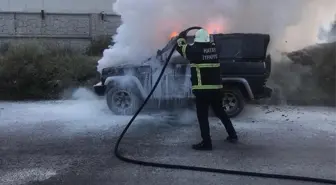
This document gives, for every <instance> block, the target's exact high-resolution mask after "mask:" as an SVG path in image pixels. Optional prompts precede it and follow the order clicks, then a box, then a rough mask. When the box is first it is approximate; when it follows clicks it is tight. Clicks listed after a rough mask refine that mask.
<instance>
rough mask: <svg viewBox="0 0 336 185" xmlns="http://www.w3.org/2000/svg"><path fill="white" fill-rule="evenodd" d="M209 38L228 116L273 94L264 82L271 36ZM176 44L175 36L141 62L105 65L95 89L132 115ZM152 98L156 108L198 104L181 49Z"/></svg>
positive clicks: (121, 111)
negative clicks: (217, 55) (214, 49)
mask: <svg viewBox="0 0 336 185" xmlns="http://www.w3.org/2000/svg"><path fill="white" fill-rule="evenodd" d="M211 39H212V41H213V42H215V43H216V47H217V51H218V54H219V60H220V64H221V70H222V71H221V74H222V75H221V77H222V83H223V89H222V93H223V98H222V105H223V109H224V110H225V111H226V113H227V114H228V116H229V117H235V116H237V115H239V114H240V113H241V111H242V110H243V109H244V106H245V103H246V102H249V101H252V100H258V99H262V98H270V97H271V94H272V91H273V90H272V89H271V88H269V87H267V86H266V82H267V80H268V78H269V76H270V73H271V56H270V55H269V54H267V48H268V45H269V42H270V36H269V35H268V34H257V33H230V34H211ZM187 42H188V43H192V42H193V38H192V37H190V36H188V37H187ZM175 43H176V37H175V38H172V39H171V40H170V42H169V43H168V44H167V45H166V46H165V47H164V48H163V49H162V50H158V51H157V54H156V55H154V56H153V57H150V58H149V59H147V60H145V61H143V62H142V64H140V65H120V66H113V67H107V68H104V69H103V70H102V72H101V75H100V82H99V83H97V84H96V85H94V91H95V93H96V94H97V95H99V96H106V102H107V105H108V107H109V109H110V110H111V111H112V112H113V113H115V114H118V115H120V114H122V115H131V114H134V113H135V112H136V111H137V109H138V108H139V107H140V106H141V103H142V102H143V100H144V99H145V98H146V97H147V95H148V94H149V92H150V91H151V89H152V87H153V86H154V83H155V81H156V79H157V78H158V74H159V73H160V71H161V69H162V66H163V64H164V63H165V62H166V58H167V55H168V53H169V51H171V49H172V48H173V46H174V44H175ZM149 102H152V104H153V105H154V107H156V109H157V108H161V107H163V106H171V105H172V104H175V105H176V102H178V103H177V104H178V106H184V105H190V102H192V103H193V102H194V95H193V93H192V90H191V81H190V67H189V62H188V61H187V60H186V59H184V58H183V57H181V56H180V55H179V54H178V53H177V51H176V52H175V54H174V55H173V57H172V59H171V61H170V62H169V64H168V66H167V68H166V71H165V73H164V75H163V77H162V79H161V82H160V84H159V85H158V86H157V89H156V90H155V91H154V93H153V96H152V97H151V99H150V101H149ZM172 102H175V103H172ZM181 102H184V103H181Z"/></svg>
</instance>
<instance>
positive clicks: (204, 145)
mask: <svg viewBox="0 0 336 185" xmlns="http://www.w3.org/2000/svg"><path fill="white" fill-rule="evenodd" d="M192 148H193V149H194V150H212V143H211V141H208V142H204V141H202V142H200V143H198V144H194V145H192Z"/></svg>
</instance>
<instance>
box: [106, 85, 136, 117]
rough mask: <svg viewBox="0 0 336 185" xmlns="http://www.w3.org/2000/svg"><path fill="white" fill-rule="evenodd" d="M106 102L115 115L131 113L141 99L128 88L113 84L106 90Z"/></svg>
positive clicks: (133, 112) (134, 110)
mask: <svg viewBox="0 0 336 185" xmlns="http://www.w3.org/2000/svg"><path fill="white" fill-rule="evenodd" d="M106 102H107V105H108V107H109V109H110V110H111V111H112V112H113V113H115V114H117V115H133V114H135V112H136V111H137V110H138V109H139V107H140V103H141V100H140V98H139V97H138V96H137V94H136V93H134V92H133V91H132V90H131V89H130V88H123V87H119V86H114V87H112V88H109V89H108V90H107V93H106Z"/></svg>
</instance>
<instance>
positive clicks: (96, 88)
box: [93, 82, 106, 96]
mask: <svg viewBox="0 0 336 185" xmlns="http://www.w3.org/2000/svg"><path fill="white" fill-rule="evenodd" d="M93 89H94V91H95V93H96V94H97V95H98V96H104V95H105V89H106V87H105V85H102V83H101V82H99V83H97V84H96V85H94V86H93Z"/></svg>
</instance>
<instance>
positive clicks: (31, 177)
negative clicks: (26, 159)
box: [0, 168, 57, 185]
mask: <svg viewBox="0 0 336 185" xmlns="http://www.w3.org/2000/svg"><path fill="white" fill-rule="evenodd" d="M56 174H57V173H56V171H55V170H51V169H44V168H28V169H21V170H15V171H11V172H4V173H1V174H0V185H21V184H26V183H28V182H31V181H43V180H46V179H49V178H50V177H52V176H55V175H56Z"/></svg>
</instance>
